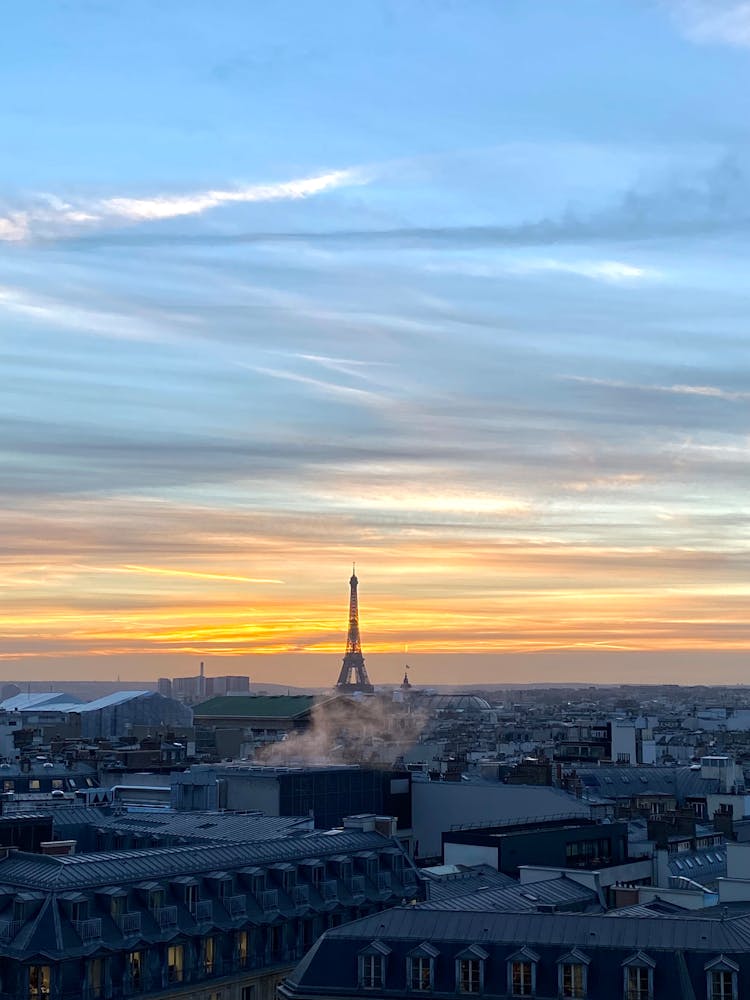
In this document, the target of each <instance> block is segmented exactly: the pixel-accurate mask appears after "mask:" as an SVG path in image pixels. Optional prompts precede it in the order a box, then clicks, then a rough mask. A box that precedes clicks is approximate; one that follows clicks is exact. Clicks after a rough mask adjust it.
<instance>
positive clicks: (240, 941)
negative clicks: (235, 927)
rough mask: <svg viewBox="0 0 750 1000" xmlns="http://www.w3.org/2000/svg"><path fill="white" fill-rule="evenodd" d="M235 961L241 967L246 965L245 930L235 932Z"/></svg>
mask: <svg viewBox="0 0 750 1000" xmlns="http://www.w3.org/2000/svg"><path fill="white" fill-rule="evenodd" d="M236 940H237V963H238V965H239V967H240V968H241V969H244V968H245V966H246V965H247V931H238V932H237V939H236Z"/></svg>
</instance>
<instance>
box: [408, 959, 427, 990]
mask: <svg viewBox="0 0 750 1000" xmlns="http://www.w3.org/2000/svg"><path fill="white" fill-rule="evenodd" d="M409 989H412V990H417V991H418V992H423V991H424V990H431V989H432V960H431V959H429V958H424V957H422V956H420V957H418V958H412V959H411V960H410V969H409Z"/></svg>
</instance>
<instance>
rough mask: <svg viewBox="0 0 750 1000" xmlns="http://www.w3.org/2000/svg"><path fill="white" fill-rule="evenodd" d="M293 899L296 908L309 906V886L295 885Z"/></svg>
mask: <svg viewBox="0 0 750 1000" xmlns="http://www.w3.org/2000/svg"><path fill="white" fill-rule="evenodd" d="M292 899H293V900H294V905H295V906H307V904H308V903H309V902H310V887H309V886H307V885H295V887H294V889H293V890H292Z"/></svg>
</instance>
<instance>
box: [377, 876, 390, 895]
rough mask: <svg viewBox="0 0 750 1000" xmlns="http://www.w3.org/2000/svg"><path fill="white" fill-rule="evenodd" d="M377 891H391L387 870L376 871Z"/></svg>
mask: <svg viewBox="0 0 750 1000" xmlns="http://www.w3.org/2000/svg"><path fill="white" fill-rule="evenodd" d="M376 884H377V887H378V892H390V891H391V876H390V875H389V874H388V872H378V880H377V883H376Z"/></svg>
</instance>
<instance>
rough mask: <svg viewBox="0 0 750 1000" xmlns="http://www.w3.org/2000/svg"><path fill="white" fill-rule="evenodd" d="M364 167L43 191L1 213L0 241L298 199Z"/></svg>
mask: <svg viewBox="0 0 750 1000" xmlns="http://www.w3.org/2000/svg"><path fill="white" fill-rule="evenodd" d="M368 180H369V178H368V176H367V175H366V174H365V172H364V171H362V170H354V169H347V170H333V171H330V172H328V173H324V174H316V175H313V176H311V177H302V178H296V179H294V180H290V181H279V182H276V183H271V184H250V185H246V186H244V187H238V188H224V189H221V188H217V189H210V190H208V191H196V192H193V193H190V194H157V195H153V196H150V197H145V198H131V197H112V198H103V199H98V200H97V199H87V200H85V201H81V202H79V203H74V202H68V201H65V200H63V199H61V198H59V197H57V196H56V195H39V196H37V198H36V199H35V200H34V202H33V203H32V204H30V205H28V206H27V207H25V208H15V209H9V210H7V211H6V212H5V214H4V215H0V241H5V242H19V241H24V240H31V239H34V238H37V237H39V238H42V239H54V238H56V237H60V236H65V235H70V234H72V233H75V232H77V231H80V230H81V229H82V228H83V229H86V228H97V227H102V226H117V225H123V224H125V225H135V224H138V223H144V222H161V221H164V220H167V219H177V218H180V217H184V216H194V215H202V214H203V213H204V212H208V211H210V210H211V209H214V208H219V207H221V206H222V205H230V204H237V203H243V204H248V203H252V202H273V201H295V200H299V199H301V198H309V197H312V196H313V195H317V194H322V193H323V192H324V191H330V190H333V189H335V188H340V187H349V186H352V185H359V184H366V183H368Z"/></svg>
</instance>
